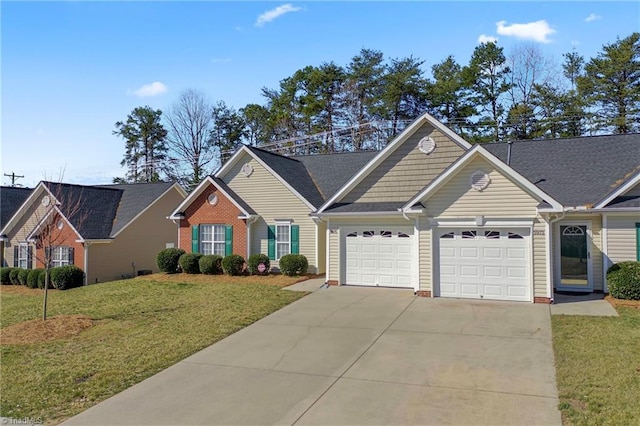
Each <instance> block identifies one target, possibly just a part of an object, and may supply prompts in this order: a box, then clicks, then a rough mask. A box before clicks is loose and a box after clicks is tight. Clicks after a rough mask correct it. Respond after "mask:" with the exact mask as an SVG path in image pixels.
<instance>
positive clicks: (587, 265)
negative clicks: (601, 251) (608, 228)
mask: <svg viewBox="0 0 640 426" xmlns="http://www.w3.org/2000/svg"><path fill="white" fill-rule="evenodd" d="M559 231H560V250H559V254H560V259H559V260H560V262H559V264H560V268H559V269H560V271H559V275H560V276H559V280H558V282H557V283H556V288H557V289H558V290H564V291H592V290H593V286H592V282H591V253H590V251H589V236H588V233H587V226H586V225H560V229H559Z"/></svg>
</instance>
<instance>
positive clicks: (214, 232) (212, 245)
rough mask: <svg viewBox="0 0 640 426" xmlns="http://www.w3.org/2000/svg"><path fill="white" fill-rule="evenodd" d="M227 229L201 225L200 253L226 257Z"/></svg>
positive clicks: (220, 226)
mask: <svg viewBox="0 0 640 426" xmlns="http://www.w3.org/2000/svg"><path fill="white" fill-rule="evenodd" d="M226 229H227V227H226V226H225V225H200V253H202V254H217V255H220V256H224V255H225V253H226Z"/></svg>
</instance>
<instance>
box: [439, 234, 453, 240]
mask: <svg viewBox="0 0 640 426" xmlns="http://www.w3.org/2000/svg"><path fill="white" fill-rule="evenodd" d="M454 237H455V236H454V234H453V232H447V233H446V234H442V235H441V236H440V238H442V239H451V238H454Z"/></svg>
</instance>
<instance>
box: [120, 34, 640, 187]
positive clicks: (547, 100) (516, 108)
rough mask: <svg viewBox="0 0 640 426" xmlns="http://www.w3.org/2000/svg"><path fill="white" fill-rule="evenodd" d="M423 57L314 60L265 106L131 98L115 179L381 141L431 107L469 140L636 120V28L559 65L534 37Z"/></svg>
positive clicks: (200, 171) (364, 53)
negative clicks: (464, 58)
mask: <svg viewBox="0 0 640 426" xmlns="http://www.w3.org/2000/svg"><path fill="white" fill-rule="evenodd" d="M423 64H424V61H423V60H421V59H418V58H415V57H413V56H409V57H406V58H390V59H386V58H385V57H384V55H383V53H382V52H380V51H377V50H372V49H362V50H361V51H360V52H359V53H358V54H357V55H355V56H354V57H353V58H352V59H351V61H350V62H349V63H348V64H346V65H344V66H341V65H337V64H335V63H334V62H329V63H322V64H320V65H318V66H312V65H309V66H306V67H304V68H302V69H300V70H298V71H296V72H295V73H293V75H291V76H289V77H286V78H284V79H283V80H281V81H280V84H279V86H278V87H277V88H266V87H265V88H263V89H262V96H263V97H264V99H265V103H264V104H262V105H259V104H248V105H246V106H245V107H243V108H240V109H238V110H236V109H235V108H233V107H230V106H228V105H226V104H225V103H224V102H223V101H218V102H211V101H209V100H208V99H207V97H206V96H205V95H204V94H203V93H202V92H200V91H197V90H187V91H185V92H183V93H182V94H181V95H180V96H179V98H178V99H177V100H176V101H175V103H174V104H172V105H171V106H170V108H169V109H168V110H167V111H166V113H165V114H163V112H162V111H160V110H154V109H152V108H150V107H148V106H147V107H138V108H135V109H134V110H133V111H132V112H131V114H129V116H128V117H127V120H126V121H124V122H118V123H116V125H115V127H116V130H114V132H113V133H114V134H115V135H118V136H121V137H122V138H123V139H124V140H125V143H126V151H125V155H124V158H123V160H122V163H121V164H122V165H123V166H127V170H128V172H127V174H126V176H125V177H123V178H116V179H115V181H121V182H149V181H157V180H160V179H172V180H177V181H179V182H181V183H182V184H184V185H186V186H191V185H194V184H197V183H198V182H200V181H201V180H202V179H203V178H204V177H205V176H206V175H207V174H209V173H211V171H212V170H213V168H214V167H215V166H218V165H220V164H221V163H222V162H223V161H224V159H225V158H226V157H227V156H228V155H229V154H230V153H232V152H233V151H235V150H236V149H237V148H238V147H239V146H240V145H241V144H249V145H253V146H263V147H265V148H267V149H271V150H278V151H279V152H285V153H297V154H303V153H307V154H310V153H316V152H341V151H357V150H370V149H381V148H383V147H384V146H385V145H386V143H387V142H388V141H389V140H390V139H391V138H393V137H394V136H395V135H396V134H398V133H399V132H400V131H402V130H403V128H404V127H405V126H406V125H407V123H408V122H410V121H411V120H413V119H415V118H416V117H417V116H419V115H420V114H422V113H424V112H429V113H430V114H432V115H433V116H435V117H436V118H437V119H439V120H441V121H442V122H443V123H445V124H446V125H447V126H448V127H450V128H451V129H452V130H454V131H455V132H457V133H458V134H460V135H461V136H462V137H463V138H465V139H466V140H468V141H470V142H489V141H504V140H510V139H512V140H515V139H536V138H556V137H572V136H582V135H593V134H604V133H631V132H638V131H640V124H639V123H640V33H633V34H631V35H630V36H628V37H626V38H623V39H617V40H616V41H615V42H613V43H611V44H606V45H604V46H603V47H602V50H601V51H600V52H598V54H597V55H596V56H595V57H593V58H590V59H589V60H588V61H585V59H584V57H582V56H581V55H580V54H578V53H577V52H576V51H572V52H568V53H565V54H564V55H563V56H562V62H561V64H560V65H557V64H556V62H555V60H554V58H550V57H546V56H545V55H544V54H543V53H542V51H541V50H540V48H539V47H538V45H536V44H529V43H522V44H519V45H517V46H516V47H515V48H514V49H513V50H512V51H510V52H509V53H508V54H505V52H504V50H503V48H502V47H500V46H498V45H497V44H495V43H482V44H480V45H478V46H476V48H475V49H474V51H473V54H472V55H471V59H470V60H469V63H468V64H465V65H463V64H459V63H458V62H456V60H455V58H453V57H452V56H449V57H447V58H445V59H444V60H442V61H441V62H440V63H437V64H435V65H433V66H432V67H431V75H430V76H426V75H425V71H424V69H423Z"/></svg>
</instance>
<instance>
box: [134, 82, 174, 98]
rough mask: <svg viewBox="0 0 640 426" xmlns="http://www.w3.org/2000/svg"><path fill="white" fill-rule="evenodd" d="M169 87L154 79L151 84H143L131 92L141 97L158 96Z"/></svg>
mask: <svg viewBox="0 0 640 426" xmlns="http://www.w3.org/2000/svg"><path fill="white" fill-rule="evenodd" d="M168 90H169V88H168V87H167V86H166V85H165V84H164V83H162V82H160V81H154V82H153V83H151V84H145V85H144V86H142V87H140V88H139V89H136V90H134V91H133V92H132V93H133V94H134V95H136V96H139V97H141V98H146V97H150V96H158V95H162V94H164V93H167V91H168Z"/></svg>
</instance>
